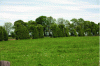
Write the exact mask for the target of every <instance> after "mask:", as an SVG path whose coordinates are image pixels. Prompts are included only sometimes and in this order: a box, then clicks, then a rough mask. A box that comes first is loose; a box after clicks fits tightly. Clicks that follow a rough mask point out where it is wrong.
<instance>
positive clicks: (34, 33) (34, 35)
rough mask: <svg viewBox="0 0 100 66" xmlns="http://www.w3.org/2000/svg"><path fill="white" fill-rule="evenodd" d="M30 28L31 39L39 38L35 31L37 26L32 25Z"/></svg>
mask: <svg viewBox="0 0 100 66" xmlns="http://www.w3.org/2000/svg"><path fill="white" fill-rule="evenodd" d="M30 28H31V29H32V30H31V31H32V39H37V38H39V32H38V30H37V26H34V25H32V26H31V27H30Z"/></svg>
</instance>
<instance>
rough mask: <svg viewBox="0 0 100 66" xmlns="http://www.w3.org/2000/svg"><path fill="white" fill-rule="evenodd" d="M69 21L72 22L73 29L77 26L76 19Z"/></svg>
mask: <svg viewBox="0 0 100 66" xmlns="http://www.w3.org/2000/svg"><path fill="white" fill-rule="evenodd" d="M70 21H72V23H73V25H74V28H75V27H76V26H77V25H78V20H77V19H76V18H73V19H71V20H70Z"/></svg>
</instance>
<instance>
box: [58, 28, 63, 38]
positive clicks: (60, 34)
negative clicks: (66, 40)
mask: <svg viewBox="0 0 100 66" xmlns="http://www.w3.org/2000/svg"><path fill="white" fill-rule="evenodd" d="M57 34H58V37H61V36H62V35H63V34H62V31H61V29H60V28H59V27H57Z"/></svg>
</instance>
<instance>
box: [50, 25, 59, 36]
mask: <svg viewBox="0 0 100 66" xmlns="http://www.w3.org/2000/svg"><path fill="white" fill-rule="evenodd" d="M51 30H52V34H53V37H54V38H56V37H58V33H57V31H58V30H57V24H53V25H52V26H51Z"/></svg>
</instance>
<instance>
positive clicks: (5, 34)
mask: <svg viewBox="0 0 100 66" xmlns="http://www.w3.org/2000/svg"><path fill="white" fill-rule="evenodd" d="M3 35H4V41H8V34H7V31H6V30H5V29H3Z"/></svg>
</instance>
